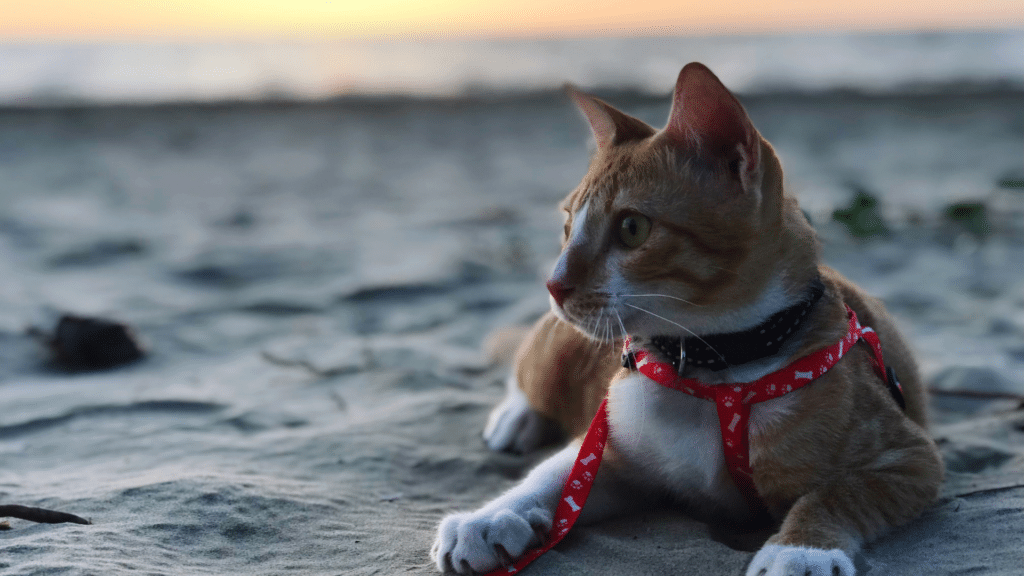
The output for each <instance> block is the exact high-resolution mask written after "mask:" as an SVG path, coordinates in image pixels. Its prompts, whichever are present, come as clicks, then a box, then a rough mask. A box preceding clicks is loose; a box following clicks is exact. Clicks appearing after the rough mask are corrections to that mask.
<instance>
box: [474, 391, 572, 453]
mask: <svg viewBox="0 0 1024 576" xmlns="http://www.w3.org/2000/svg"><path fill="white" fill-rule="evenodd" d="M557 435H558V425H557V424H555V423H554V422H552V421H551V420H549V419H547V418H545V417H544V416H541V415H540V414H538V413H537V411H535V410H534V409H533V408H530V403H529V402H528V401H527V399H526V395H525V394H523V391H522V390H520V389H519V385H518V384H517V383H516V380H515V378H511V377H510V378H509V379H508V381H507V382H506V391H505V398H504V399H503V400H502V401H501V403H500V404H498V405H497V406H495V407H494V410H492V411H491V415H490V416H489V417H488V418H487V426H486V427H484V442H486V443H487V447H488V448H490V449H491V450H494V451H495V452H516V453H520V454H526V453H528V452H532V451H534V450H536V449H537V448H540V447H541V446H543V445H544V444H546V443H548V442H550V441H552V440H553V439H554V438H555V437H557Z"/></svg>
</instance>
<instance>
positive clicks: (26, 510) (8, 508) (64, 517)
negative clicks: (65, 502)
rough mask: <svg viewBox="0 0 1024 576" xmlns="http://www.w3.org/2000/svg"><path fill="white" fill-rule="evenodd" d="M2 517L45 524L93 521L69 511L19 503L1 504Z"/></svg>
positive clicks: (86, 522)
mask: <svg viewBox="0 0 1024 576" xmlns="http://www.w3.org/2000/svg"><path fill="white" fill-rule="evenodd" d="M0 518H19V519H21V520H28V521H29V522H40V523H43V524H63V523H65V522H72V523H74V524H92V522H89V521H88V520H86V519H85V518H82V517H80V516H75V515H74V514H68V513H67V512H57V511H55V510H46V509H43V508H33V507H31V506H19V505H17V504H6V505H2V506H0Z"/></svg>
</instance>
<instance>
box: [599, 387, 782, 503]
mask: <svg viewBox="0 0 1024 576" xmlns="http://www.w3.org/2000/svg"><path fill="white" fill-rule="evenodd" d="M793 396H794V395H793V394H790V395H787V396H783V397H781V398H776V399H774V400H770V401H767V402H764V403H762V404H756V405H754V406H753V407H752V409H751V414H750V421H749V425H750V431H751V432H753V433H756V432H757V430H758V429H759V428H760V427H763V426H764V425H765V423H766V422H768V421H772V420H775V419H777V418H780V417H784V416H785V414H786V413H787V412H788V407H789V406H791V405H792V401H793ZM608 418H609V433H610V443H611V445H612V446H614V448H615V450H616V451H617V452H618V453H619V454H620V455H621V456H622V457H623V458H624V459H625V461H626V462H628V465H627V466H626V467H624V468H625V470H624V471H623V472H624V474H626V475H627V476H628V478H629V480H631V481H634V482H636V483H638V484H641V485H643V486H645V487H647V488H650V489H652V490H653V491H656V492H661V493H664V492H668V493H669V494H671V495H672V496H673V497H675V498H677V499H679V500H681V501H683V502H685V503H686V504H688V505H689V506H690V507H691V508H692V509H693V510H694V511H695V512H698V513H700V514H701V515H703V514H707V515H712V516H720V515H721V514H723V513H725V514H728V515H729V516H732V517H735V518H742V517H743V516H744V515H745V514H746V510H747V505H746V502H745V500H744V499H743V496H742V494H740V492H739V490H738V489H737V488H736V486H735V485H734V484H733V483H732V480H731V479H730V477H729V471H728V469H727V468H726V465H725V457H724V455H723V450H722V434H721V431H720V428H719V423H718V413H717V409H716V407H715V403H714V402H711V401H708V400H702V399H700V398H695V397H693V396H690V395H688V394H685V393H683V392H679V391H677V390H672V389H669V388H665V387H663V386H661V385H659V384H658V383H656V382H654V381H653V380H651V379H649V378H647V377H646V376H644V375H642V374H640V373H638V372H634V373H633V374H631V375H630V376H628V377H626V378H625V379H623V380H621V381H619V382H617V383H616V384H615V385H614V386H612V387H611V390H610V391H609V396H608Z"/></svg>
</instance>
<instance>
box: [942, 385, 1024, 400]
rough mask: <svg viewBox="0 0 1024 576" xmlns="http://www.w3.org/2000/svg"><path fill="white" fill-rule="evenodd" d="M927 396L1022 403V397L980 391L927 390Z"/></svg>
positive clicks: (1008, 393)
mask: <svg viewBox="0 0 1024 576" xmlns="http://www.w3.org/2000/svg"><path fill="white" fill-rule="evenodd" d="M928 393H929V394H935V395H936V396H961V397H963V398H978V399H981V400H1018V401H1020V402H1024V395H1021V394H1013V393H1012V392H984V391H982V390H942V389H939V388H929V389H928Z"/></svg>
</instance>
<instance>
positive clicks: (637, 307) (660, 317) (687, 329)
mask: <svg viewBox="0 0 1024 576" xmlns="http://www.w3.org/2000/svg"><path fill="white" fill-rule="evenodd" d="M623 304H625V305H626V306H629V307H630V308H635V309H637V310H639V311H641V312H646V313H648V314H650V315H651V316H654V317H655V318H659V319H661V320H664V321H665V322H668V323H669V324H672V325H673V326H678V327H680V328H682V329H683V330H686V331H687V332H689V333H690V334H691V335H692V336H693V337H694V338H696V339H697V340H700V341H701V342H704V345H705V346H707V347H708V350H711V351H712V352H714V353H715V354H718V357H719V358H721V359H722V362H725V357H724V356H722V354H721V353H720V352H719V351H718V350H715V349H714V348H712V347H711V345H710V344H708V343H707V342H706V341H705V340H704V339H703V338H701V337H700V336H698V335H697V334H696V333H695V332H694V331H693V330H690V329H689V328H687V327H686V326H683V325H682V324H679V323H678V322H673V321H671V320H669V319H668V318H665V317H664V316H658V315H657V314H655V313H654V312H651V311H650V310H644V309H643V308H641V307H639V306H633V305H632V304H629V303H627V302H623Z"/></svg>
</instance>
